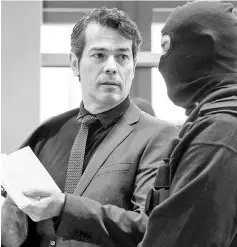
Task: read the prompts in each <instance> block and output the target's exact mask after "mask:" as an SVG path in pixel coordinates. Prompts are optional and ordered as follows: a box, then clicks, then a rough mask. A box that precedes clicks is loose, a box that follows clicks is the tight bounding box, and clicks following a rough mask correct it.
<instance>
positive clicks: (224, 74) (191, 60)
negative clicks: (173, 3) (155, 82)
mask: <svg viewBox="0 0 237 247" xmlns="http://www.w3.org/2000/svg"><path fill="white" fill-rule="evenodd" d="M232 11H233V5H232V4H229V3H220V2H210V1H209V2H192V3H187V4H186V5H184V6H183V7H178V8H176V9H175V10H174V11H173V12H172V14H171V15H170V17H169V18H168V20H167V22H166V24H165V26H164V28H163V30H162V35H169V36H170V38H171V46H170V49H169V51H168V52H167V53H166V54H165V55H163V56H161V59H160V63H159V70H160V72H161V74H162V76H163V78H164V80H165V82H166V85H167V93H168V96H169V98H170V99H171V100H172V101H173V102H174V103H175V104H176V105H178V106H181V107H183V108H186V109H189V108H192V107H193V106H194V105H195V103H196V101H199V100H200V99H202V98H203V97H204V96H205V94H207V93H209V92H211V91H213V90H215V89H216V88H221V87H226V86H228V85H230V84H237V18H236V16H235V15H234V13H233V12H232Z"/></svg>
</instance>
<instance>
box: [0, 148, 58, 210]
mask: <svg viewBox="0 0 237 247" xmlns="http://www.w3.org/2000/svg"><path fill="white" fill-rule="evenodd" d="M1 181H2V185H3V187H4V188H5V190H6V191H7V193H8V194H9V196H10V197H11V198H12V199H13V200H14V202H15V203H16V204H17V206H18V207H19V208H20V209H22V208H24V207H25V206H27V205H29V204H31V203H32V202H34V201H36V200H37V199H36V198H30V197H27V196H25V195H24V194H23V193H22V191H23V190H24V189H27V188H35V189H43V190H47V191H48V190H50V191H58V192H60V189H59V187H58V186H57V184H56V183H55V182H54V180H53V179H52V177H51V176H50V174H49V173H48V171H47V170H46V169H45V168H44V166H43V165H42V164H41V162H40V161H39V159H38V158H37V157H36V155H35V154H34V153H33V151H32V150H31V149H30V147H25V148H22V149H20V150H18V151H16V152H13V153H11V154H9V155H6V154H2V155H1Z"/></svg>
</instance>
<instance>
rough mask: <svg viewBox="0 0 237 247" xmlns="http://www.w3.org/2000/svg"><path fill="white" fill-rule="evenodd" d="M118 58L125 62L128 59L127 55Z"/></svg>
mask: <svg viewBox="0 0 237 247" xmlns="http://www.w3.org/2000/svg"><path fill="white" fill-rule="evenodd" d="M118 58H119V59H120V60H125V59H128V58H129V57H128V55H126V54H120V55H119V56H118Z"/></svg>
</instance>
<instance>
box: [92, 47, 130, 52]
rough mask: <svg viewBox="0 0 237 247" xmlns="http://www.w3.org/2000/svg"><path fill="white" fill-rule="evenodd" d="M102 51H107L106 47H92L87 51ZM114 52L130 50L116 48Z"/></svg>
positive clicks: (127, 50)
mask: <svg viewBox="0 0 237 247" xmlns="http://www.w3.org/2000/svg"><path fill="white" fill-rule="evenodd" d="M94 51H96V52H102V51H109V50H108V49H106V48H101V47H93V48H91V49H90V50H89V52H94ZM115 51H116V52H129V51H130V48H118V49H116V50H115Z"/></svg>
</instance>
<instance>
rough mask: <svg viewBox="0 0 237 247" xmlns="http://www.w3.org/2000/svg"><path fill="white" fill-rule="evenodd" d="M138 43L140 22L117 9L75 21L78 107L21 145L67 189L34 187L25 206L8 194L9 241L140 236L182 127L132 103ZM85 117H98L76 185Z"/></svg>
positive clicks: (117, 242) (108, 246)
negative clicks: (149, 198)
mask: <svg viewBox="0 0 237 247" xmlns="http://www.w3.org/2000/svg"><path fill="white" fill-rule="evenodd" d="M140 45H141V36H140V33H139V31H138V29H137V26H136V24H135V23H134V22H132V21H131V20H130V18H129V17H128V16H127V14H125V13H124V12H122V11H119V10H117V9H107V8H105V7H104V8H100V9H94V10H92V11H91V12H89V13H88V14H86V15H85V16H84V17H83V18H82V19H81V20H80V21H79V22H78V23H77V24H76V25H75V27H74V29H73V32H72V35H71V53H70V63H71V67H72V70H73V73H74V75H75V76H77V77H79V81H80V83H81V89H82V99H83V100H82V103H81V105H80V108H79V110H78V109H75V110H71V111H69V112H66V113H63V114H61V115H59V116H56V117H53V118H52V119H50V120H48V121H47V122H45V123H43V124H42V125H41V126H39V127H38V128H37V129H36V130H35V131H34V132H33V134H32V135H31V136H30V137H29V138H28V139H27V141H26V142H25V143H24V144H23V145H22V147H24V146H27V145H29V146H30V147H31V149H32V150H33V151H34V153H35V154H36V155H37V157H38V158H39V159H40V161H41V162H42V164H43V165H44V166H45V168H46V169H47V171H48V172H49V173H50V175H51V176H52V178H53V179H54V181H55V182H56V183H57V185H58V186H59V188H60V189H61V191H62V193H55V192H54V191H42V190H40V189H39V188H29V189H28V190H25V191H24V192H23V193H24V194H25V195H27V196H29V197H37V198H39V201H38V202H36V203H34V204H31V205H29V206H27V207H25V208H23V209H22V211H21V210H19V209H18V208H17V207H16V205H14V203H13V202H12V201H11V199H10V198H9V197H8V198H7V199H6V201H5V203H4V205H3V208H2V244H4V246H6V247H9V246H14V247H16V246H20V245H22V246H68V247H71V246H72V247H76V246H104V247H113V246H136V245H137V244H138V243H139V242H140V241H141V239H142V237H143V234H144V232H145V228H146V223H147V216H146V214H145V213H144V206H145V198H146V194H147V192H148V190H149V188H150V186H151V185H152V183H153V181H154V176H155V173H156V170H157V167H158V166H159V162H160V161H161V160H162V158H163V156H164V152H165V150H166V148H167V145H168V144H169V142H170V140H171V139H172V138H173V137H174V136H176V134H177V129H176V128H175V127H174V126H172V125H170V124H168V123H166V122H164V121H161V120H158V119H156V118H154V117H152V116H150V115H148V114H146V113H144V112H141V111H140V110H139V109H138V107H136V106H135V104H134V103H133V102H132V101H131V100H130V97H129V91H130V88H131V84H132V80H133V77H134V72H135V66H136V58H137V53H138V51H139V47H140ZM78 112H79V114H78ZM84 119H94V120H93V121H94V122H93V123H91V124H90V125H89V133H88V137H87V142H86V147H85V153H84V159H83V167H82V168H81V169H82V170H81V173H82V175H81V178H80V179H79V181H78V182H77V184H76V185H75V188H73V189H72V188H71V187H72V186H71V184H73V183H75V180H76V179H78V177H77V176H74V175H75V173H76V172H73V173H71V170H73V169H74V168H75V167H74V168H71V164H74V163H75V162H71V160H72V161H73V160H74V161H75V157H74V156H73V155H72V153H73V154H74V155H75V153H74V151H75V147H74V144H75V146H77V147H78V150H77V149H76V153H77V152H79V151H81V146H80V144H81V143H82V142H83V141H84V139H83V138H82V139H79V142H78V143H77V137H78V136H79V134H78V131H79V132H80V131H81V129H84V128H85V127H84V125H83V124H84V122H83V121H84ZM90 121H91V120H90ZM72 156H73V157H72ZM79 158H80V157H79ZM78 164H79V163H78ZM78 166H79V165H78ZM76 168H77V167H76ZM78 169H79V168H78ZM71 177H74V180H73V181H71V180H70V178H71ZM68 181H69V182H68ZM71 189H72V190H71ZM70 190H71V192H68V191H70ZM63 192H64V193H63Z"/></svg>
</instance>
